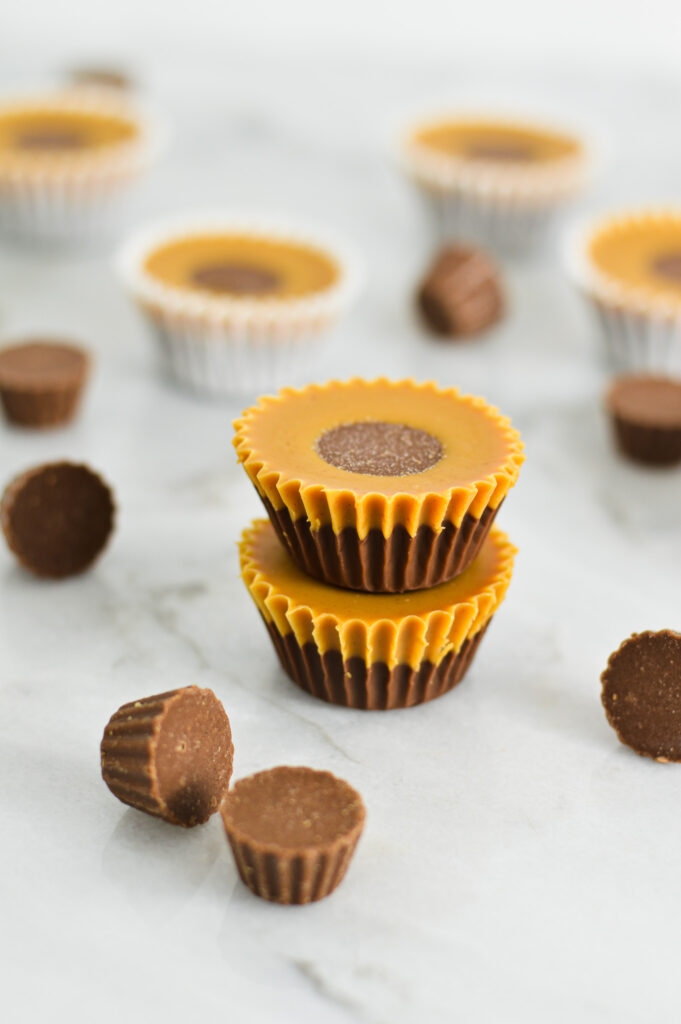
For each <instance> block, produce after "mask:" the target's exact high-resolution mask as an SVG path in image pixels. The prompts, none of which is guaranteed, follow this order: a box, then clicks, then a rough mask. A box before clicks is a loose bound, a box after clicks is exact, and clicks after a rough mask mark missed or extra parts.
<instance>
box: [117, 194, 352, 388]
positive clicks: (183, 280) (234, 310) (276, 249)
mask: <svg viewBox="0 0 681 1024" xmlns="http://www.w3.org/2000/svg"><path fill="white" fill-rule="evenodd" d="M118 269H119V272H120V275H121V277H122V279H123V281H124V283H125V285H126V287H127V288H128V290H129V292H130V294H131V295H132V297H133V298H134V300H135V301H136V302H137V304H138V305H139V307H140V309H141V311H142V312H143V314H144V315H145V317H146V319H147V321H148V323H149V326H150V328H151V330H152V333H153V335H154V337H155V338H156V341H157V343H158V350H159V354H160V357H161V362H162V366H163V368H164V370H165V371H166V373H167V374H168V375H169V376H170V377H172V378H173V379H174V380H175V381H176V382H177V383H179V384H181V385H183V386H185V387H187V388H189V389H191V390H193V391H195V392H197V393H200V394H205V395H215V396H222V395H230V394H239V393H241V394H251V395H256V394H258V393H259V392H260V391H266V390H271V389H273V388H277V387H280V386H281V385H283V384H286V383H296V382H298V381H299V380H300V378H301V377H302V376H303V375H306V374H309V373H310V371H311V368H312V367H313V366H314V364H315V362H316V360H317V359H318V357H319V355H320V353H321V351H322V349H323V338H324V335H325V334H326V333H327V332H328V331H329V330H330V329H331V328H332V327H333V326H334V325H335V324H336V322H337V321H338V320H339V318H340V317H341V316H342V315H343V314H344V313H345V312H346V311H347V310H348V308H349V307H350V305H351V304H352V302H353V300H354V298H355V296H356V294H357V290H358V285H359V279H360V272H359V269H358V261H357V258H356V257H355V256H354V254H352V253H351V251H350V250H349V249H348V248H347V246H346V245H345V244H344V243H342V242H339V241H337V240H336V239H335V238H332V237H331V236H327V235H326V234H325V233H324V232H323V231H317V230H315V229H309V230H307V229H305V228H304V227H298V226H296V225H295V224H289V223H286V222H284V221H281V220H276V219H265V218H258V217H249V216H243V215H234V216H232V215H229V214H219V213H218V214H198V215H195V216H191V215H190V216H186V217H179V218H176V219H174V220H172V221H167V222H165V223H163V224H158V225H154V226H151V227H148V228H145V229H142V230H141V231H140V232H139V233H138V234H136V235H135V236H134V237H133V238H132V239H130V241H129V242H128V243H127V244H126V245H125V246H124V247H123V249H122V250H121V252H120V254H119V257H118Z"/></svg>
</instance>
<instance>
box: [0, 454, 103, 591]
mask: <svg viewBox="0 0 681 1024" xmlns="http://www.w3.org/2000/svg"><path fill="white" fill-rule="evenodd" d="M114 511H115V507H114V501H113V496H112V494H111V491H110V489H109V487H108V486H107V484H106V483H105V482H104V481H103V480H102V478H101V477H100V476H98V475H97V474H96V473H94V472H93V471H92V470H91V469H89V468H88V467H87V466H81V465H76V464H74V463H71V462H53V463H48V464H46V465H44V466H37V467H35V468H34V469H29V470H27V472H25V473H22V474H21V475H20V476H18V477H17V478H16V479H15V480H13V481H12V482H11V483H10V484H9V485H8V487H7V488H6V490H5V493H4V494H3V496H2V502H1V503H0V522H1V523H2V529H3V531H4V534H5V539H6V541H7V544H8V545H9V547H10V550H11V551H12V552H13V553H14V555H16V557H17V559H18V561H19V562H20V564H21V565H22V566H23V567H24V568H25V569H28V570H29V571H30V572H32V573H35V575H36V576H44V577H49V578H52V579H61V578H63V577H65V576H74V575H75V574H76V573H80V572H83V571H84V570H85V569H88V568H89V567H90V566H91V565H92V563H93V562H94V561H95V559H96V558H97V557H98V556H99V555H100V554H101V552H102V551H103V549H104V547H105V546H106V543H107V541H108V539H109V536H110V534H111V531H112V529H113V524H114Z"/></svg>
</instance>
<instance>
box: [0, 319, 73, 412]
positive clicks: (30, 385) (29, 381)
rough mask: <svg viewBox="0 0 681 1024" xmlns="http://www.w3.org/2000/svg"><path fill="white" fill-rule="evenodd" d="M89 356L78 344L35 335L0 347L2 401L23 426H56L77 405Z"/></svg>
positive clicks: (0, 393) (0, 397) (0, 394)
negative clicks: (17, 342)
mask: <svg viewBox="0 0 681 1024" xmlns="http://www.w3.org/2000/svg"><path fill="white" fill-rule="evenodd" d="M89 365H90V360H89V357H88V356H87V354H86V353H85V352H84V351H83V350H82V349H81V348H79V347H77V346H76V345H70V344H65V343H64V342H61V341H50V340H47V339H35V340H29V341H25V342H22V343H20V344H17V345H11V346H8V347H7V348H3V349H0V401H1V402H2V406H3V409H4V411H5V415H6V416H7V419H8V420H9V421H10V422H11V423H16V424H18V425H20V426H23V427H46V428H47V427H57V426H61V425H62V424H64V423H68V422H70V421H71V420H72V419H73V417H74V415H75V413H76V410H77V408H78V404H79V402H80V397H81V394H82V391H83V386H84V384H85V381H86V379H87V375H88V370H89Z"/></svg>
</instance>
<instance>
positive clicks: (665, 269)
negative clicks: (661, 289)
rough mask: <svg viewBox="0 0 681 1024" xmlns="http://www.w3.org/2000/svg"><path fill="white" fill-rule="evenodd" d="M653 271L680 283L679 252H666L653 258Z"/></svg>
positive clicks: (680, 263) (680, 262)
mask: <svg viewBox="0 0 681 1024" xmlns="http://www.w3.org/2000/svg"><path fill="white" fill-rule="evenodd" d="M652 267H653V271H654V272H655V273H656V274H657V275H658V276H659V277H665V278H667V280H668V281H673V282H674V283H675V284H681V252H666V253H663V254H662V256H658V257H657V259H655V260H653V264H652Z"/></svg>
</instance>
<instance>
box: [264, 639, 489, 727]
mask: <svg viewBox="0 0 681 1024" xmlns="http://www.w3.org/2000/svg"><path fill="white" fill-rule="evenodd" d="M491 621H492V620H491V619H489V620H488V621H487V622H486V623H485V625H484V626H483V627H482V629H480V630H479V631H478V632H477V633H476V634H475V636H472V637H469V638H468V640H466V641H464V643H463V645H462V646H461V647H460V648H459V650H458V651H450V652H449V654H446V655H445V657H444V658H443V659H442V661H440V662H439V663H438V664H437V665H435V664H434V663H433V662H432V661H423V662H421V664H420V665H419V667H418V668H417V669H415V668H412V667H411V665H407V664H402V665H396V666H395V667H394V668H392V669H391V668H389V666H388V665H386V663H385V662H384V661H375V662H373V663H372V664H371V665H367V663H366V661H365V660H364V658H360V657H355V658H348V659H347V661H343V657H342V655H341V653H340V651H327V652H326V653H325V654H320V653H319V649H318V648H317V646H316V644H313V643H306V644H303V645H302V646H301V645H300V644H299V643H298V641H297V640H296V637H295V635H294V634H293V633H288V634H287V635H286V636H282V635H281V633H280V632H279V631H278V630H277V629H276V627H275V626H274V625H273V624H272V623H269V622H268V623H266V625H267V629H268V632H269V634H270V637H271V638H272V643H273V644H274V647H275V650H276V652H277V654H278V655H279V661H280V662H281V665H282V668H283V669H284V671H285V672H286V674H287V675H288V676H290V678H291V679H292V680H293V682H294V683H296V684H297V685H298V686H300V688H301V689H302V690H305V691H306V692H307V693H309V694H311V695H312V696H313V697H318V698H319V699H320V700H325V701H327V702H328V703H329V704H339V705H341V706H343V707H346V708H358V709H360V710H362V711H388V710H391V709H393V708H408V707H412V706H413V705H414V704H423V703H425V702H426V701H428V700H435V698H436V697H441V696H442V694H443V693H447V692H448V691H449V690H451V689H453V688H454V687H455V686H456V685H457V683H460V682H461V680H462V679H463V677H464V675H465V674H466V672H467V670H468V668H469V666H470V664H471V662H472V661H473V658H474V656H475V652H476V651H477V649H478V645H479V644H480V641H481V640H482V638H483V636H484V635H485V632H486V630H487V627H488V626H489V624H490V622H491Z"/></svg>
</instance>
